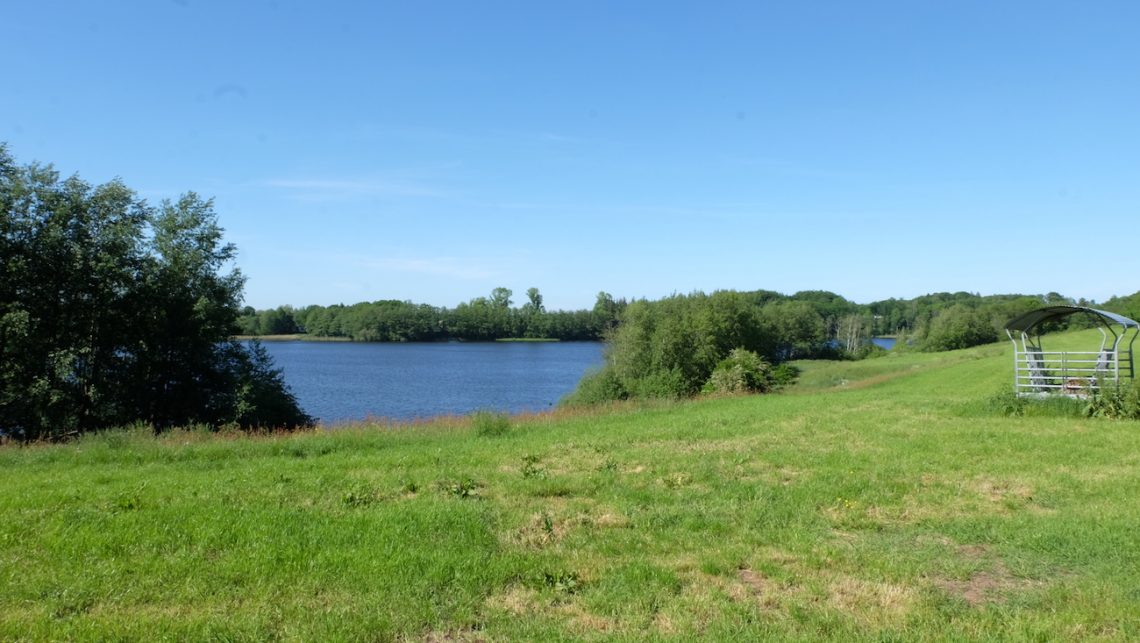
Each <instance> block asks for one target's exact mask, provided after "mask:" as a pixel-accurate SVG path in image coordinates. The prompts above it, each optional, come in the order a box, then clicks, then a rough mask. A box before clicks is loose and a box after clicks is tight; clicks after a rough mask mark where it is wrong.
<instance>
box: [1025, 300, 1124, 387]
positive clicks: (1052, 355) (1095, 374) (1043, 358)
mask: <svg viewBox="0 0 1140 643" xmlns="http://www.w3.org/2000/svg"><path fill="white" fill-rule="evenodd" d="M1076 314H1084V315H1087V316H1089V317H1091V318H1092V319H1094V320H1095V321H1096V324H1097V325H1096V328H1097V330H1099V331H1100V335H1101V341H1100V348H1099V349H1098V350H1095V351H1093V350H1090V351H1046V350H1042V348H1041V331H1042V328H1043V327H1045V326H1047V325H1048V322H1051V321H1055V320H1058V319H1061V318H1064V317H1068V316H1069V315H1076ZM1005 333H1006V335H1009V339H1010V341H1012V342H1013V390H1014V392H1016V393H1017V394H1018V395H1020V396H1042V395H1068V396H1073V397H1080V396H1085V395H1088V394H1089V393H1091V392H1094V391H1098V390H1100V389H1101V388H1104V387H1106V386H1115V385H1116V384H1118V383H1120V381H1121V380H1122V379H1129V380H1131V379H1133V377H1134V376H1135V373H1134V370H1133V362H1132V344H1133V343H1134V342H1135V341H1136V336H1137V335H1138V334H1140V322H1136V321H1135V320H1132V319H1129V318H1127V317H1125V316H1123V315H1117V314H1116V313H1110V312H1108V311H1105V310H1097V309H1095V308H1087V307H1085V306H1046V307H1044V308H1038V309H1037V310H1031V311H1029V312H1027V313H1025V314H1024V315H1021V316H1020V317H1016V318H1014V319H1012V320H1010V322H1009V323H1007V324H1006V325H1005Z"/></svg>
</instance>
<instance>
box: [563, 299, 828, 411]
mask: <svg viewBox="0 0 1140 643" xmlns="http://www.w3.org/2000/svg"><path fill="white" fill-rule="evenodd" d="M757 301H758V300H757V299H755V298H754V297H753V296H752V295H750V294H748V293H738V292H732V291H718V292H715V293H713V294H712V295H705V294H704V293H699V292H698V293H693V294H692V295H673V296H672V297H667V298H665V299H662V300H659V301H654V302H649V301H636V302H633V303H632V304H629V305H628V306H627V307H626V308H625V310H624V311H623V313H622V316H621V323H620V324H619V325H618V326H617V327H616V329H615V330H614V331H613V333H612V334H611V344H610V348H609V350H608V351H607V354H606V364H605V366H604V367H603V369H602V370H601V371H600V372H596V373H591V374H589V375H588V376H587V377H586V378H584V379H583V380H582V382H581V383H580V385H579V388H578V390H577V391H576V392H575V394H574V395H572V396H571V397H570V398H568V400H567V403H595V402H598V401H605V400H617V399H626V398H681V397H689V396H692V395H695V394H697V393H698V392H700V391H701V390H702V389H703V388H704V387H705V386H706V384H708V383H709V379H710V377H712V376H713V372H714V370H715V369H716V368H717V366H718V364H720V363H721V362H722V360H724V359H726V358H728V357H729V356H730V353H731V351H733V350H734V349H737V348H739V349H743V350H744V351H749V352H751V353H752V354H754V355H756V356H757V358H758V359H762V360H764V359H766V360H769V361H780V360H782V359H786V358H788V357H790V356H793V355H800V354H820V353H825V352H828V351H829V350H831V349H828V336H827V328H826V324H825V323H824V321H823V319H822V317H821V316H820V314H819V313H818V312H817V311H816V309H815V308H814V307H813V305H812V304H810V303H808V302H786V301H775V302H772V301H768V300H762V301H766V302H767V303H764V304H763V305H762V306H761V305H759V304H758V303H757ZM742 355H743V354H742ZM742 368H744V369H745V370H744V371H743V372H742V373H740V374H739V378H743V379H742V380H741V382H740V383H733V382H730V381H729V380H730V379H731V377H732V375H731V374H732V370H731V367H730V366H726V367H725V369H726V370H725V371H724V372H723V373H721V374H718V375H717V376H716V381H715V382H714V383H713V384H712V388H713V389H718V387H729V389H732V390H735V389H738V388H740V387H744V388H746V389H747V388H749V387H753V386H757V387H759V388H758V389H756V390H768V389H770V388H771V383H769V384H765V385H763V386H761V385H760V384H759V383H758V382H759V380H755V381H753V379H751V378H752V376H751V375H750V374H749V373H750V372H751V370H753V369H750V368H745V367H744V366H743V365H742ZM739 378H738V379H739ZM767 379H768V376H764V377H762V378H760V380H767Z"/></svg>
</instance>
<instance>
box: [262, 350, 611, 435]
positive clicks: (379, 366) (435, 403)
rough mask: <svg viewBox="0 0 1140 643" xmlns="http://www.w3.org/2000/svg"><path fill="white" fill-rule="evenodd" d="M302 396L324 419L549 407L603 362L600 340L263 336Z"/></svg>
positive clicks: (300, 399) (309, 408) (307, 406)
mask: <svg viewBox="0 0 1140 643" xmlns="http://www.w3.org/2000/svg"><path fill="white" fill-rule="evenodd" d="M263 345H264V346H265V349H266V350H267V351H269V354H270V355H272V356H273V361H274V362H275V363H276V365H277V367H278V368H281V369H283V371H284V377H285V381H286V382H287V383H288V384H289V386H290V388H292V389H293V393H294V394H295V395H296V396H297V401H298V402H300V403H301V406H302V408H304V409H305V411H306V412H308V413H309V415H313V416H316V417H317V418H319V419H320V420H321V421H322V422H324V423H325V424H335V423H338V422H345V421H350V420H360V419H364V418H367V417H370V416H372V417H384V418H392V419H399V420H410V419H414V418H424V417H431V416H435V415H447V414H460V415H462V414H467V413H471V412H472V411H476V410H479V409H494V410H498V411H507V412H510V413H518V412H522V411H545V410H548V409H550V408H551V407H552V406H553V405H554V404H555V403H557V402H558V400H559V399H560V398H561V397H562V396H564V395H566V394H567V393H569V392H570V391H572V390H574V386H575V385H576V384H577V383H578V380H579V379H580V378H581V377H582V375H583V374H585V372H586V371H587V370H588V369H590V368H591V367H595V366H601V364H602V346H603V344H601V343H600V342H541V343H540V342H532V343H525V342H499V343H496V342H488V343H459V342H452V343H439V344H378V343H350V342H265V343H264V344H263Z"/></svg>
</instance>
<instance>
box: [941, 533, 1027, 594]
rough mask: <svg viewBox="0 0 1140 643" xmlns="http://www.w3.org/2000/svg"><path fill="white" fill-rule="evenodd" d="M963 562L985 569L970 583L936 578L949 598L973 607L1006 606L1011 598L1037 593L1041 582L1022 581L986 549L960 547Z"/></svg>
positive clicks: (971, 578)
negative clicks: (1012, 595)
mask: <svg viewBox="0 0 1140 643" xmlns="http://www.w3.org/2000/svg"><path fill="white" fill-rule="evenodd" d="M955 552H956V554H957V556H958V557H959V558H961V559H962V560H966V561H972V562H975V563H978V564H980V565H984V566H985V567H986V569H980V570H978V571H975V572H973V573H972V574H970V577H969V578H967V579H953V578H936V579H934V586H935V587H937V588H939V589H941V590H942V591H944V592H946V593H947V594H949V595H951V596H954V597H957V598H960V599H962V600H963V601H965V602H966V603H967V604H969V605H970V606H972V607H979V606H982V605H986V604H1002V603H1005V601H1006V600H1007V599H1008V597H1009V594H1011V593H1014V592H1021V591H1026V590H1030V589H1033V588H1035V587H1037V586H1039V585H1040V583H1039V582H1037V581H1033V580H1030V579H1026V578H1018V577H1017V576H1014V575H1013V573H1011V572H1010V571H1009V568H1008V567H1006V566H1005V563H1003V562H1002V561H1001V559H999V558H997V557H996V556H995V555H994V553H993V551H992V549H991V548H989V547H987V546H985V545H959V546H957V547H956V548H955Z"/></svg>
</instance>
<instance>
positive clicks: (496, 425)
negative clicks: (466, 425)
mask: <svg viewBox="0 0 1140 643" xmlns="http://www.w3.org/2000/svg"><path fill="white" fill-rule="evenodd" d="M471 426H473V427H474V428H475V434H476V435H479V436H481V437H485V438H486V437H498V436H502V435H506V434H507V433H509V432H510V430H511V417H510V416H509V415H507V414H506V413H500V412H497V411H487V410H482V411H476V412H474V413H472V414H471Z"/></svg>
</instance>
